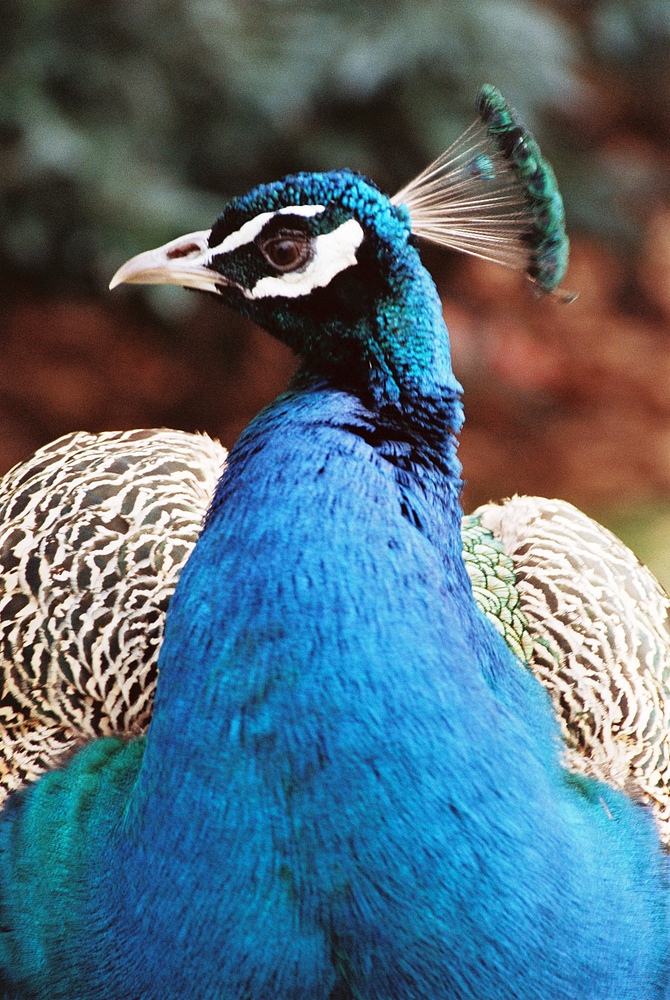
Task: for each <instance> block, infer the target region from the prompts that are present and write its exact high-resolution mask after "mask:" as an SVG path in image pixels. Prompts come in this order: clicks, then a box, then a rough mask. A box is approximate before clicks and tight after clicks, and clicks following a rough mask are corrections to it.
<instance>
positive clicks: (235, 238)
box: [204, 205, 326, 264]
mask: <svg viewBox="0 0 670 1000" xmlns="http://www.w3.org/2000/svg"><path fill="white" fill-rule="evenodd" d="M325 209H326V206H325V205H287V207H286V208H280V209H278V210H277V211H276V212H261V214H260V215H256V216H255V217H254V218H253V219H249V221H248V222H245V223H244V225H243V226H240V228H239V229H236V230H235V232H234V233H229V234H228V236H226V238H225V239H224V240H223V241H222V242H221V243H219V245H218V246H216V247H212V248H211V250H210V251H209V253H208V255H207V259H206V260H205V262H204V263H205V264H208V263H209V262H210V261H211V259H212V257H218V256H219V254H222V253H230V252H231V250H237V248H238V247H241V246H244V244H245V243H253V241H254V240H255V239H256V237H257V236H258V234H259V233H260V231H261V229H262V228H263V226H264V225H265V224H266V222H269V221H270V219H272V218H274V216H275V215H302V216H304V217H305V218H309V217H310V216H311V215H318V214H319V212H324V211H325Z"/></svg>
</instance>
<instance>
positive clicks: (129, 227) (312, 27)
mask: <svg viewBox="0 0 670 1000" xmlns="http://www.w3.org/2000/svg"><path fill="white" fill-rule="evenodd" d="M0 54H1V63H0V95H2V96H1V97H0V206H1V208H0V213H1V214H0V254H1V255H2V256H3V257H4V262H5V264H6V265H10V266H11V267H13V268H14V269H16V270H18V271H19V272H25V273H27V274H29V275H31V276H33V277H38V278H39V280H40V281H41V282H42V283H44V282H51V283H53V284H54V285H55V286H57V287H59V288H62V287H64V286H65V287H67V286H68V285H69V286H72V285H76V284H78V283H81V282H86V283H88V284H89V285H94V286H97V287H98V288H102V287H103V285H104V283H105V281H106V280H107V279H108V278H109V275H110V274H111V272H112V271H113V269H114V267H115V266H116V265H117V264H118V263H120V262H121V261H122V260H123V259H125V258H126V257H128V256H129V255H131V254H132V253H135V252H137V251H139V250H140V249H144V248H146V247H147V246H150V245H154V244H156V243H160V242H162V241H164V240H167V239H169V238H172V237H174V236H175V235H176V234H179V233H181V232H185V231H189V230H193V229H197V228H200V227H205V226H207V225H209V224H210V223H211V222H212V220H213V218H214V217H215V216H216V214H217V213H218V211H219V209H220V207H221V205H222V203H223V201H224V200H225V198H226V197H227V195H228V194H232V193H239V192H240V191H243V190H245V189H246V188H248V187H249V186H250V185H252V184H254V183H256V182H258V181H260V180H269V179H272V178H274V177H276V176H280V175H281V174H283V173H286V172H287V171H290V170H295V169H330V168H334V167H338V166H351V167H354V168H357V169H360V170H363V171H365V172H366V173H369V174H370V175H371V176H373V177H374V178H375V180H377V181H378V183H380V184H381V185H382V186H384V187H386V188H388V189H393V188H396V187H398V186H400V184H401V183H402V182H404V181H406V180H407V179H409V177H410V176H411V175H412V173H413V172H416V171H418V170H419V169H421V168H422V167H423V166H425V164H426V163H427V162H428V160H429V159H430V158H431V157H433V156H434V155H435V154H437V153H439V152H440V151H441V149H443V148H444V147H445V146H446V145H447V144H448V143H449V142H450V141H451V140H452V139H453V138H455V137H456V135H457V134H458V133H459V132H460V131H461V130H462V129H463V128H464V127H465V126H466V125H468V124H469V123H470V121H472V120H473V118H474V106H473V102H474V96H475V93H476V90H477V88H478V86H479V85H480V84H481V83H483V82H484V81H486V80H491V81H494V82H495V83H496V84H497V85H498V86H500V87H501V89H502V90H503V91H504V92H505V94H506V96H508V97H509V99H510V101H511V102H512V103H513V104H514V105H515V106H516V107H517V109H518V110H519V112H520V113H521V114H522V115H523V116H524V117H525V118H526V119H527V120H528V121H529V124H531V126H532V127H533V128H535V129H537V130H538V131H539V132H540V137H541V138H542V128H541V121H540V120H539V119H538V113H539V110H540V109H541V108H542V107H543V106H548V105H552V104H553V105H554V106H556V105H560V103H561V102H562V101H564V100H566V99H568V98H569V97H570V95H572V94H574V93H576V90H577V84H576V82H575V79H574V77H573V75H572V72H571V70H570V68H569V67H570V63H571V60H573V58H574V55H575V44H574V38H573V36H572V35H571V33H570V31H569V30H568V29H567V27H566V25H565V23H564V22H563V21H561V20H560V19H559V18H558V17H556V16H554V15H553V14H552V13H551V12H547V11H546V10H544V11H543V10H541V9H540V8H538V7H536V6H534V5H533V4H532V3H531V2H527V0H469V2H468V3H462V2H460V0H452V2H446V0H394V2H389V0H367V2H365V3H358V2H353V0H340V2H326V0H294V2H289V0H200V2H195V0H143V2H141V3H140V2H139V0H108V2H105V3H91V2H86V0H60V2H59V0H5V4H4V5H3V32H2V38H1V39H0Z"/></svg>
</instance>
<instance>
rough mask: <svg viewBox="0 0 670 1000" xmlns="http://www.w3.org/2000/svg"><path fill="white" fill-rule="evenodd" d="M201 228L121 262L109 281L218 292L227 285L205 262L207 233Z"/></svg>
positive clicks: (111, 284)
mask: <svg viewBox="0 0 670 1000" xmlns="http://www.w3.org/2000/svg"><path fill="white" fill-rule="evenodd" d="M210 232H211V230H209V229H203V230H201V231H200V232H198V233H188V235H186V236H180V237H179V238H178V239H176V240H172V241H171V242H170V243H165V244H164V246H162V247H157V248H156V249H155V250H146V251H145V252H144V253H139V254H137V256H136V257H131V259H130V260H128V261H126V263H125V264H122V265H121V267H120V268H119V269H118V271H117V272H116V274H115V275H114V277H113V278H112V280H111V281H110V283H109V287H110V289H111V288H116V286H117V285H121V284H124V283H125V284H127V285H182V286H183V287H184V288H197V289H200V291H203V292H217V293H218V292H219V290H220V287H221V286H222V285H225V284H227V282H226V280H225V278H223V277H222V276H221V275H220V274H218V273H217V272H216V271H213V270H212V269H211V268H209V267H208V266H207V265H208V263H209V259H210V257H211V249H210V246H209V234H210Z"/></svg>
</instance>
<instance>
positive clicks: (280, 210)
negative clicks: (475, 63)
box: [110, 87, 568, 395]
mask: <svg viewBox="0 0 670 1000" xmlns="http://www.w3.org/2000/svg"><path fill="white" fill-rule="evenodd" d="M477 106H478V111H479V119H478V120H477V121H476V122H475V123H474V125H473V126H471V127H470V129H468V131H467V132H466V133H465V135H464V136H462V137H461V139H460V140H457V142H456V143H455V144H454V145H453V146H452V147H450V148H449V150H447V152H446V153H444V154H443V155H442V156H441V157H440V158H439V159H438V160H436V161H435V163H434V164H431V166H430V167H428V168H427V170H425V171H424V172H423V173H422V174H420V175H419V177H417V178H416V179H415V180H414V181H412V182H411V183H410V184H408V185H407V186H406V187H405V188H403V189H402V191H400V192H398V194H397V195H395V196H394V197H393V198H389V197H387V196H386V195H384V194H382V193H381V192H380V191H379V189H378V188H377V187H376V186H375V185H374V184H373V183H372V182H371V181H369V180H367V179H366V178H364V177H362V176H360V175H359V174H356V173H353V172H352V171H350V170H339V171H333V172H331V173H302V174H295V175H292V176H289V177H286V178H284V179H283V180H281V181H277V182H276V183H274V184H266V185H262V186H260V187H257V188H255V189H254V190H253V191H251V192H250V193H249V194H247V195H244V196H243V197H240V198H236V199H234V200H233V201H231V202H230V204H229V205H228V206H227V207H226V209H225V210H224V212H223V213H222V215H221V216H220V217H219V218H218V219H217V221H216V222H215V223H214V225H213V226H212V228H211V229H210V230H206V231H201V232H196V233H189V234H188V235H187V236H183V237H180V238H179V239H176V240H172V241H171V242H170V243H167V244H166V245H165V246H162V247H159V248H158V249H156V250H150V251H148V252H146V253H142V254H139V255H138V256H137V257H134V258H133V259H132V260H130V261H128V262H127V263H126V264H124V265H123V267H121V268H120V269H119V271H117V273H116V275H115V276H114V278H113V279H112V282H111V286H110V287H114V286H115V285H118V284H120V283H121V282H129V283H133V284H164V283H166V284H178V285H183V286H184V287H187V288H194V289H199V290H202V291H206V292H210V293H214V294H215V295H217V296H219V297H220V298H222V299H223V300H225V301H226V302H227V303H228V304H229V305H231V306H232V307H233V308H235V309H237V310H238V311H239V312H241V313H243V314H244V315H246V316H248V317H250V318H251V319H253V320H254V321H255V322H257V323H258V324H259V325H260V326H262V327H264V328H265V329H266V330H268V331H269V332H270V333H272V334H274V335H275V336H277V337H278V338H279V339H281V340H283V341H284V342H285V343H287V344H288V345H289V346H290V347H292V348H293V349H294V350H295V351H296V352H297V353H298V354H299V355H300V356H301V357H302V358H303V360H304V362H305V363H306V365H307V367H308V368H309V369H310V370H312V371H316V372H319V373H322V374H323V373H325V372H326V371H327V370H329V369H330V370H332V369H339V370H342V369H344V370H346V371H347V372H348V373H349V374H350V375H353V377H355V378H359V377H363V378H366V379H368V381H369V378H370V376H372V379H373V381H374V380H375V379H376V381H377V384H378V385H382V386H384V387H385V388H384V389H383V392H382V394H385V395H388V393H389V389H390V394H391V395H393V394H394V391H395V393H396V394H397V392H398V391H400V388H401V387H402V386H403V385H405V386H407V385H410V384H412V385H414V386H421V385H422V384H423V382H424V379H423V377H422V373H423V374H425V373H426V372H427V371H428V370H432V374H433V376H434V377H437V381H438V382H439V381H440V377H441V376H442V377H443V378H444V379H445V380H446V381H447V382H448V381H449V378H450V368H449V362H448V346H446V347H445V346H444V344H442V346H440V345H439V344H438V343H436V341H439V340H440V337H443V340H444V342H445V343H446V331H444V328H443V325H442V324H441V318H440V306H439V300H438V298H437V294H436V292H435V289H434V286H433V285H432V282H431V281H430V279H429V278H428V275H427V274H426V272H425V271H424V269H423V268H422V266H421V264H420V261H419V257H418V254H417V251H416V248H415V246H414V244H415V243H416V240H417V239H426V240H429V241H432V242H435V243H438V244H442V245H446V246H449V247H452V248H455V249H458V250H462V251H464V252H466V253H471V254H475V255H477V256H480V257H486V258H488V259H492V260H496V261H498V262H499V263H502V264H506V265H508V266H511V267H515V268H517V269H520V270H524V271H525V272H526V274H527V275H528V277H529V278H530V279H531V281H533V282H534V284H535V285H536V287H538V288H539V289H540V290H542V291H552V290H553V289H554V287H555V286H556V285H557V284H558V283H559V281H560V280H561V278H562V276H563V273H564V271H565V267H566V264H567V253H568V241H567V237H566V235H565V229H564V220H563V203H562V200H561V197H560V194H559V193H558V190H557V187H556V183H555V178H554V175H553V172H552V170H551V167H550V166H549V165H548V164H547V163H546V162H545V161H544V160H543V159H542V157H541V154H540V151H539V149H538V147H537V144H536V143H535V141H534V139H533V138H532V136H531V135H530V133H528V132H527V131H526V130H525V129H524V128H523V126H521V125H520V124H519V123H518V122H517V121H516V119H515V117H514V115H513V113H512V112H511V111H510V110H509V108H508V107H507V105H506V104H505V102H504V100H503V99H502V97H501V96H500V94H499V93H498V92H497V91H496V90H495V89H494V88H492V87H484V88H483V89H482V90H481V91H480V94H479V96H478V104H477ZM440 328H441V329H440Z"/></svg>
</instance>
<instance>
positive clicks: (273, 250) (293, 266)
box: [259, 231, 312, 273]
mask: <svg viewBox="0 0 670 1000" xmlns="http://www.w3.org/2000/svg"><path fill="white" fill-rule="evenodd" d="M259 249H260V251H261V253H262V254H263V256H264V257H265V259H266V260H267V261H268V263H269V264H272V266H273V267H274V268H275V269H276V270H277V271H282V272H283V273H286V272H288V271H297V270H299V269H300V268H302V267H304V266H305V264H308V263H309V261H310V260H311V259H312V244H311V241H310V239H309V237H308V236H307V235H306V234H305V233H301V232H299V231H291V232H281V233H277V234H276V235H275V236H272V237H270V239H267V240H263V241H262V242H261V243H260V244H259Z"/></svg>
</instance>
